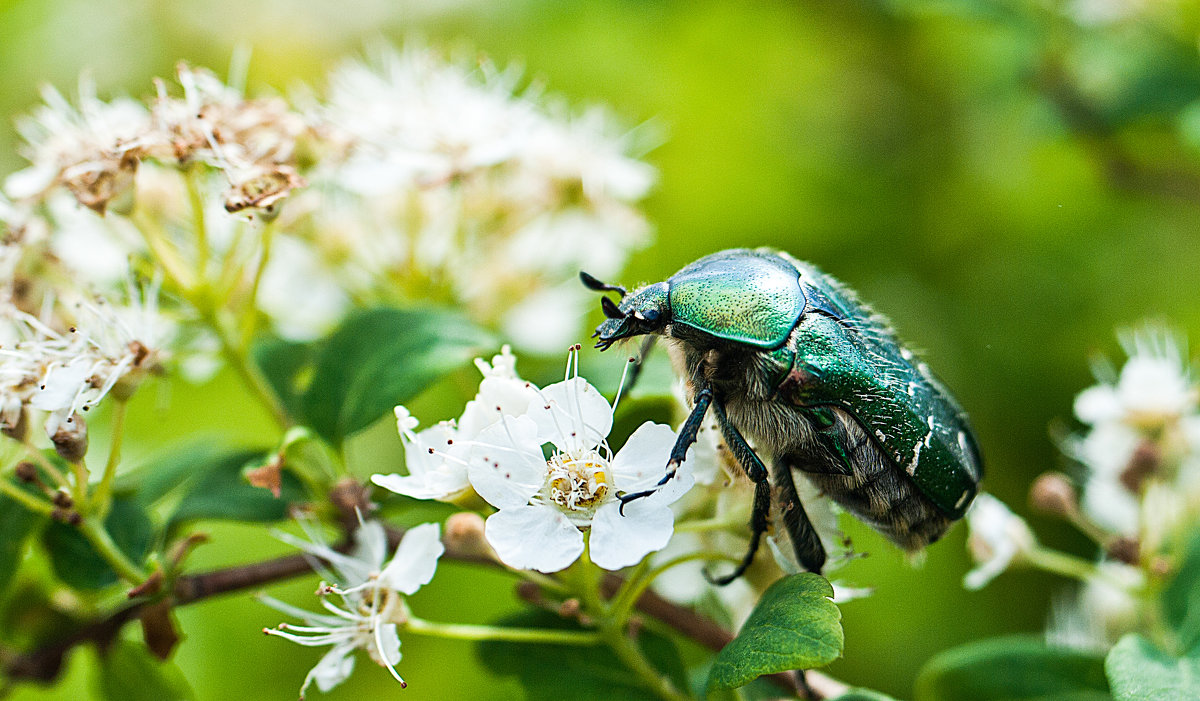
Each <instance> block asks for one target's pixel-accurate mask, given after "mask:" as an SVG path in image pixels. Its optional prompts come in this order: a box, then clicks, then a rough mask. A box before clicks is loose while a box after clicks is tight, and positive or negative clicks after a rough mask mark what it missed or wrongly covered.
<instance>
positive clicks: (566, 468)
mask: <svg viewBox="0 0 1200 701" xmlns="http://www.w3.org/2000/svg"><path fill="white" fill-rule="evenodd" d="M546 467H547V469H548V474H547V477H546V486H547V490H548V492H549V497H550V500H551V501H553V502H554V503H556V504H558V505H559V506H561V507H562V508H564V509H568V510H571V511H578V510H584V509H591V508H594V507H596V506H598V505H599V504H600V502H602V501H604V498H605V497H606V496H608V492H609V489H610V488H611V487H612V478H611V477H610V476H609V474H608V463H607V461H606V460H605V459H604V458H603V457H602V456H601V455H600V454H599V453H597V452H596V451H588V452H587V453H584V454H583V455H581V456H573V455H569V454H566V453H555V454H554V457H552V458H550V461H549V462H547V463H546Z"/></svg>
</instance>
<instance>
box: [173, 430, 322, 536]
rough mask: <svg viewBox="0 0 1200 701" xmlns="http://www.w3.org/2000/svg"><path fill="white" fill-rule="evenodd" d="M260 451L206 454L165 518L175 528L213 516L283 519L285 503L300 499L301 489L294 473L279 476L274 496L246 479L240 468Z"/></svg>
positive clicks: (232, 450) (220, 517)
mask: <svg viewBox="0 0 1200 701" xmlns="http://www.w3.org/2000/svg"><path fill="white" fill-rule="evenodd" d="M262 455H263V453H262V451H257V450H235V449H225V450H223V451H216V452H214V453H213V454H212V455H210V456H209V457H210V458H214V459H211V460H209V461H207V462H205V463H203V464H201V465H198V466H197V467H198V469H199V473H198V474H196V475H194V480H193V481H192V482H191V484H190V486H189V487H188V489H187V490H186V492H185V493H184V495H183V497H182V498H181V499H180V501H179V504H178V505H177V506H176V507H175V511H174V512H173V513H172V514H171V518H170V519H169V521H168V528H175V527H176V526H177V525H179V524H180V523H183V522H185V521H194V520H196V519H204V518H215V519H226V520H231V521H278V520H280V519H282V518H285V517H286V516H287V513H288V506H289V505H290V504H292V503H293V502H297V501H302V500H303V499H304V498H305V492H304V489H303V487H302V486H301V484H300V481H299V480H298V479H297V478H296V476H295V475H293V474H291V473H290V472H287V471H284V472H283V474H282V475H281V486H280V495H279V497H278V498H276V497H275V495H273V494H271V492H270V491H269V490H267V489H264V488H262V487H255V486H253V485H251V484H250V483H249V482H247V481H246V478H245V477H244V476H243V471H244V469H245V468H246V467H247V466H250V465H253V464H254V462H255V461H256V460H261V458H262Z"/></svg>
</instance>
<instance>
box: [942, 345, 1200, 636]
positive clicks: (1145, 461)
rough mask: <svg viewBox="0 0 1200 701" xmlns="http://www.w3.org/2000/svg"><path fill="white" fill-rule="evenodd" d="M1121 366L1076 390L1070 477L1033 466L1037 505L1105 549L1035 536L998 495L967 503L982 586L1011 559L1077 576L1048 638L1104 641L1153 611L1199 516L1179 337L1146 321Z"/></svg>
mask: <svg viewBox="0 0 1200 701" xmlns="http://www.w3.org/2000/svg"><path fill="white" fill-rule="evenodd" d="M1121 342H1122V346H1123V348H1124V350H1125V351H1126V353H1127V354H1128V360H1127V361H1126V362H1125V364H1124V366H1123V367H1122V368H1121V369H1120V371H1119V372H1118V371H1116V370H1115V369H1112V368H1110V367H1108V366H1106V365H1103V364H1101V365H1100V366H1099V367H1098V370H1097V377H1098V380H1099V381H1098V383H1097V384H1096V385H1094V386H1092V387H1089V388H1087V389H1086V390H1084V391H1083V392H1081V393H1080V394H1079V396H1078V397H1077V398H1076V400H1075V414H1076V416H1077V417H1078V418H1079V420H1080V421H1081V422H1082V423H1084V424H1085V425H1086V426H1087V430H1086V431H1085V432H1084V433H1082V434H1081V435H1077V436H1073V437H1071V438H1070V439H1068V440H1067V442H1066V443H1065V445H1064V449H1065V451H1066V452H1067V454H1068V455H1070V456H1071V457H1072V458H1074V459H1075V460H1076V461H1077V462H1078V463H1079V464H1080V466H1081V467H1082V473H1081V476H1080V479H1079V480H1078V487H1076V486H1075V485H1074V484H1072V483H1071V482H1070V481H1069V480H1068V479H1067V478H1066V476H1064V475H1058V474H1054V473H1050V474H1047V475H1043V476H1042V477H1040V478H1039V479H1038V480H1037V481H1036V482H1035V483H1034V485H1033V488H1032V489H1031V494H1030V496H1031V501H1032V503H1033V504H1034V506H1035V507H1037V508H1039V509H1041V510H1043V511H1045V512H1047V513H1049V514H1052V515H1055V516H1059V517H1062V518H1065V519H1067V520H1068V521H1069V522H1071V523H1072V524H1074V525H1075V526H1076V527H1078V528H1079V529H1080V530H1081V531H1082V532H1083V533H1085V534H1087V535H1088V536H1090V537H1091V538H1093V539H1094V540H1095V541H1096V543H1097V544H1098V545H1099V546H1100V549H1101V551H1102V555H1101V558H1100V560H1099V562H1096V563H1092V562H1088V561H1086V560H1081V559H1078V558H1075V557H1073V556H1071V555H1067V554H1064V553H1059V552H1056V551H1053V550H1050V549H1048V548H1046V547H1044V546H1042V545H1040V544H1039V543H1038V542H1037V540H1036V538H1035V537H1034V535H1033V532H1032V531H1031V530H1030V529H1029V526H1028V525H1027V524H1026V523H1025V522H1024V521H1023V520H1022V519H1020V518H1019V517H1018V516H1016V515H1015V514H1013V513H1012V512H1011V511H1009V510H1008V508H1007V507H1005V506H1004V505H1003V504H1002V503H1000V502H999V501H997V500H995V499H994V498H991V497H989V496H987V495H981V496H980V498H978V499H977V500H976V504H975V506H974V507H972V510H971V511H970V512H969V513H968V514H967V519H968V522H969V524H970V527H971V535H970V539H969V543H970V546H971V551H972V554H973V555H974V556H975V559H976V560H977V561H978V562H979V563H980V566H979V567H978V568H976V569H975V570H973V571H972V572H971V573H970V574H968V575H967V579H966V584H967V586H968V587H969V588H978V587H980V586H983V584H985V583H986V582H987V581H989V580H990V579H991V578H992V577H994V576H996V575H997V574H999V573H1000V572H1001V571H1003V570H1004V569H1005V568H1007V567H1008V566H1010V565H1013V564H1025V565H1031V566H1034V567H1038V568H1041V569H1045V570H1049V571H1053V572H1057V573H1059V574H1065V575H1068V576H1072V577H1075V578H1078V579H1080V580H1082V582H1083V585H1082V589H1080V591H1079V592H1078V593H1077V594H1075V595H1072V596H1069V597H1065V598H1062V599H1060V600H1059V601H1058V603H1057V604H1056V606H1055V610H1054V612H1053V615H1052V617H1051V628H1050V631H1049V634H1048V635H1049V638H1050V640H1051V641H1052V642H1054V643H1058V644H1063V645H1069V646H1074V647H1088V648H1097V649H1105V648H1106V647H1107V646H1108V645H1111V644H1112V643H1113V642H1115V640H1116V639H1117V638H1119V637H1120V636H1121V635H1122V634H1123V633H1126V632H1129V631H1131V630H1136V629H1139V626H1143V625H1147V624H1148V622H1149V621H1151V620H1153V619H1154V614H1153V613H1151V612H1149V611H1147V610H1144V608H1145V607H1146V606H1148V605H1149V604H1148V603H1147V601H1148V599H1147V598H1146V597H1145V596H1144V593H1145V590H1146V588H1147V587H1148V586H1150V585H1151V583H1152V581H1154V580H1156V579H1158V580H1161V578H1163V577H1164V576H1167V575H1169V574H1170V573H1171V572H1172V570H1173V568H1174V567H1175V566H1177V564H1178V563H1176V562H1174V561H1173V559H1172V558H1173V557H1174V556H1175V555H1177V554H1178V547H1177V546H1178V545H1179V543H1180V542H1183V541H1184V540H1185V539H1184V538H1183V536H1185V535H1186V533H1187V531H1188V529H1190V528H1194V527H1195V526H1196V524H1197V522H1200V385H1197V383H1196V381H1195V380H1194V378H1193V377H1192V376H1191V373H1190V372H1189V368H1188V363H1187V360H1186V352H1185V351H1184V347H1183V345H1182V343H1181V341H1180V339H1178V338H1177V337H1175V336H1174V335H1172V334H1171V333H1169V332H1168V331H1166V330H1165V329H1163V328H1161V327H1157V326H1146V327H1144V328H1142V329H1139V330H1137V331H1131V332H1128V333H1125V334H1123V335H1122V337H1121Z"/></svg>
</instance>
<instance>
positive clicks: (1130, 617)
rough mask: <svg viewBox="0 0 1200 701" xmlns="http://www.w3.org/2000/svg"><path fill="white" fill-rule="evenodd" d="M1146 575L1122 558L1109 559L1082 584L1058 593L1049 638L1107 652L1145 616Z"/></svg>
mask: <svg viewBox="0 0 1200 701" xmlns="http://www.w3.org/2000/svg"><path fill="white" fill-rule="evenodd" d="M1144 585H1145V575H1144V574H1143V573H1142V572H1141V570H1139V569H1137V568H1136V567H1131V566H1129V565H1126V564H1125V563H1122V562H1113V561H1105V562H1101V563H1099V564H1098V565H1097V569H1096V574H1095V575H1094V576H1092V577H1089V578H1088V580H1087V581H1086V582H1084V583H1083V585H1082V588H1081V589H1079V590H1078V591H1076V592H1072V593H1071V594H1069V595H1066V596H1061V597H1057V598H1056V599H1055V600H1054V602H1053V604H1052V606H1051V609H1050V621H1049V625H1048V626H1047V628H1046V640H1047V642H1049V643H1050V644H1051V645H1056V646H1059V647H1067V648H1074V649H1079V650H1088V651H1094V652H1103V651H1105V650H1108V649H1109V648H1110V647H1112V645H1113V643H1115V642H1116V641H1117V640H1118V639H1119V638H1120V637H1121V636H1122V635H1124V634H1125V633H1128V632H1130V631H1133V630H1137V629H1138V628H1139V626H1140V625H1141V624H1142V623H1143V621H1144V620H1145V612H1144V611H1143V610H1142V606H1141V599H1140V598H1139V593H1140V590H1141V588H1142V587H1143V586H1144Z"/></svg>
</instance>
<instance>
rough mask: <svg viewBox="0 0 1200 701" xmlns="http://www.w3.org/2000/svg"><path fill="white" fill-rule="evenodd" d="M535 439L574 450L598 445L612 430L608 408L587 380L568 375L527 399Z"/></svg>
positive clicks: (564, 449)
mask: <svg viewBox="0 0 1200 701" xmlns="http://www.w3.org/2000/svg"><path fill="white" fill-rule="evenodd" d="M529 416H530V417H531V418H532V419H533V420H534V421H535V422H536V423H537V427H538V434H537V435H538V439H539V440H540V441H541V442H542V443H547V442H549V443H553V444H554V445H555V446H556V447H557V448H558V449H559V450H562V451H565V452H569V453H574V452H578V451H580V450H583V449H587V448H592V447H594V446H597V445H599V444H600V443H602V442H603V441H604V439H605V438H607V437H608V432H609V431H611V430H612V407H611V406H609V404H608V400H606V399H605V398H604V395H602V394H600V390H598V389H596V388H595V387H593V386H592V385H591V383H589V382H588V381H587V380H585V379H583V378H582V377H572V378H570V379H567V380H563V381H562V382H556V383H554V384H552V385H550V386H548V387H546V388H545V389H543V390H542V392H541V395H540V396H539V397H538V398H537V399H535V400H534V401H532V402H530V404H529Z"/></svg>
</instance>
